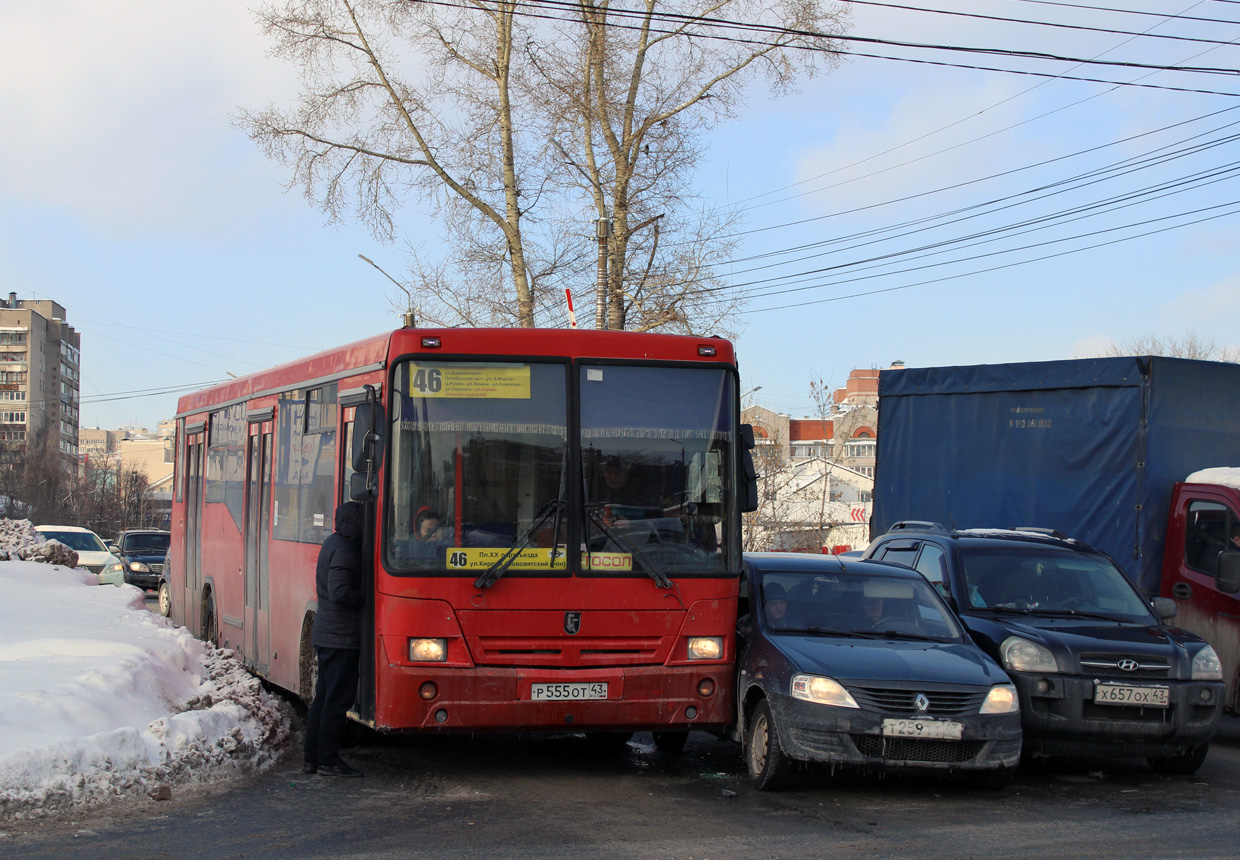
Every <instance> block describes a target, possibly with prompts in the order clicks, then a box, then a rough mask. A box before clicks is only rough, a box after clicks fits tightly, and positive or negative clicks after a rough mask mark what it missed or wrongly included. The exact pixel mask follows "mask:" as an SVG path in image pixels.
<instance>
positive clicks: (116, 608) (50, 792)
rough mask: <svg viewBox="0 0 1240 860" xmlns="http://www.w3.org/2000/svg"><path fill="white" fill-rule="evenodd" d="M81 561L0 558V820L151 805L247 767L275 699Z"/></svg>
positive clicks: (279, 714)
mask: <svg viewBox="0 0 1240 860" xmlns="http://www.w3.org/2000/svg"><path fill="white" fill-rule="evenodd" d="M97 582H98V581H97V580H96V578H95V576H94V575H93V574H91V573H89V572H88V571H85V570H82V569H71V568H68V567H65V566H63V565H55V564H45V563H36V562H33V561H0V825H2V824H3V823H4V822H5V821H13V820H15V819H30V818H37V817H43V816H54V815H59V814H63V813H67V812H78V811H85V810H87V809H91V808H96V807H99V806H102V805H104V804H110V803H117V802H120V803H127V804H129V805H131V806H132V805H133V804H135V803H152V802H153V800H160V799H166V798H168V797H169V796H170V795H171V793H172V792H174V791H177V790H178V789H179V788H181V787H184V786H189V785H194V786H199V785H202V784H204V783H211V782H219V781H223V780H228V779H232V778H236V777H238V776H242V775H245V774H249V773H253V772H255V771H257V770H260V769H262V768H264V767H266V766H268V765H270V764H272V763H273V762H274V761H276V760H277V759H278V758H279V757H280V754H281V753H282V751H283V747H284V746H285V744H286V742H287V740H288V737H289V710H288V707H287V705H285V704H283V703H281V702H280V701H279V700H278V699H276V698H274V697H273V696H271V695H269V694H268V693H266V692H265V691H264V690H263V689H262V687H261V686H260V685H259V683H258V681H257V680H256V679H255V678H253V677H252V676H251V675H249V674H248V673H247V672H246V671H245V670H244V669H243V668H242V666H241V665H240V664H239V663H238V662H237V661H236V660H235V659H234V658H233V655H232V652H231V651H227V650H217V649H215V648H213V647H211V646H209V645H206V644H204V643H203V642H201V641H199V640H198V639H196V638H194V637H193V636H192V635H190V633H189V632H188V631H187V630H186V629H185V628H183V627H180V628H178V627H175V626H173V625H172V623H171V622H169V621H168V620H167V619H165V618H161V617H160V616H158V615H155V614H153V613H151V612H149V611H147V609H146V608H145V606H144V604H143V599H142V594H141V592H140V591H139V590H138V589H136V588H134V587H133V586H128V585H127V586H123V587H120V588H117V587H115V586H111V585H99V584H97Z"/></svg>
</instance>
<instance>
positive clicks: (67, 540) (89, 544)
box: [42, 531, 108, 552]
mask: <svg viewBox="0 0 1240 860" xmlns="http://www.w3.org/2000/svg"><path fill="white" fill-rule="evenodd" d="M42 534H43V537H45V538H47V539H48V540H55V541H60V542H61V543H63V544H64V545H65V546H67V547H69V548H70V549H73V550H77V551H78V552H107V551H108V548H107V547H106V546H104V545H103V541H101V540H100V539H99V536H98V535H97V534H95V533H94V532H69V531H63V532H62V531H45V532H43V533H42Z"/></svg>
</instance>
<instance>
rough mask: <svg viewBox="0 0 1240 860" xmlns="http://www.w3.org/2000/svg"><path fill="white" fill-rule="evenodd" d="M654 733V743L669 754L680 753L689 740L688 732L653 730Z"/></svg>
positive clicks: (662, 751)
mask: <svg viewBox="0 0 1240 860" xmlns="http://www.w3.org/2000/svg"><path fill="white" fill-rule="evenodd" d="M651 734H653V735H654V745H655V746H656V747H658V748H659V752H661V753H666V754H667V755H679V754H680V751H681V750H683V749H684V748H685V741H687V740H689V733H688V732H652V733H651Z"/></svg>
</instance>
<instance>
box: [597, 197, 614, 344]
mask: <svg viewBox="0 0 1240 860" xmlns="http://www.w3.org/2000/svg"><path fill="white" fill-rule="evenodd" d="M594 235H595V237H596V238H597V239H598V286H597V287H596V289H597V295H596V296H595V298H594V327H595V328H596V329H605V328H607V239H608V237H609V236H611V219H610V218H599V219H598V220H597V221H595V222H594Z"/></svg>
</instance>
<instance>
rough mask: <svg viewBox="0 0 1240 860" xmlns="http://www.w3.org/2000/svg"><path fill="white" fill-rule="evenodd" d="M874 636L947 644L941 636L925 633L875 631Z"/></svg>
mask: <svg viewBox="0 0 1240 860" xmlns="http://www.w3.org/2000/svg"><path fill="white" fill-rule="evenodd" d="M873 635H874V636H876V637H878V638H880V639H913V640H916V641H918V642H946V641H948V640H946V639H943V638H942V637H939V636H926V635H925V634H924V633H905V632H904V631H903V630H875V631H873Z"/></svg>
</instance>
